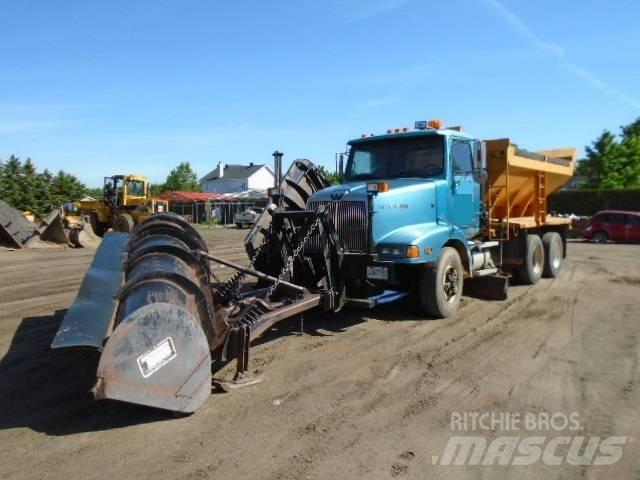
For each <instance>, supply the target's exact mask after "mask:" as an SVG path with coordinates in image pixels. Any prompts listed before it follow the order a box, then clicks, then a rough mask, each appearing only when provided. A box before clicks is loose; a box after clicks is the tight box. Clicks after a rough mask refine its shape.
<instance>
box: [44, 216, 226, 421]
mask: <svg viewBox="0 0 640 480" xmlns="http://www.w3.org/2000/svg"><path fill="white" fill-rule="evenodd" d="M114 235H117V237H114ZM121 236H124V237H126V238H127V242H126V243H125V244H123V245H121V244H120V243H118V242H116V239H121V238H122V237H121ZM115 243H118V245H115ZM196 248H197V249H204V250H203V251H207V250H206V245H205V243H204V241H203V240H202V238H201V237H200V235H199V234H198V233H197V231H196V230H194V229H193V227H192V226H191V225H189V224H188V223H187V222H185V221H184V220H183V219H182V218H181V217H179V216H177V215H173V214H161V215H154V216H152V217H149V218H148V219H146V220H145V221H144V222H142V223H141V224H140V225H138V226H137V227H136V228H135V229H134V231H133V232H132V234H131V236H130V237H129V235H127V234H113V233H110V234H106V235H105V236H104V239H103V241H102V244H101V245H100V247H99V248H98V250H97V252H96V258H95V260H94V264H93V265H92V267H91V269H90V270H89V272H88V273H87V277H86V278H85V280H84V282H83V285H82V288H81V290H80V294H79V295H78V298H77V299H76V302H75V303H74V305H73V306H72V307H71V308H70V309H69V313H68V314H67V317H65V320H64V321H63V323H62V325H61V327H60V330H59V332H58V335H57V336H56V339H55V340H54V343H53V345H52V346H53V347H54V348H59V347H64V346H69V345H74V346H79V345H93V346H96V347H97V348H100V349H102V355H101V356H100V360H99V364H98V370H97V382H96V386H95V387H94V395H95V397H96V399H101V398H109V399H114V400H120V401H125V402H129V403H136V404H140V405H147V406H151V407H157V408H162V409H166V410H172V411H175V412H183V413H191V412H194V411H195V410H196V409H197V408H198V407H199V406H200V405H201V404H202V403H203V402H204V401H205V400H206V398H207V397H208V395H209V394H210V392H211V354H210V349H211V348H212V345H215V342H216V341H217V340H219V339H220V338H221V333H222V331H223V330H224V325H214V323H213V321H212V320H211V319H213V318H214V315H213V302H212V296H211V288H210V285H209V266H208V263H206V262H205V261H204V260H202V259H201V258H200V257H198V256H196V255H195V254H194V253H193V250H194V249H196ZM109 257H110V259H111V263H108V261H106V259H107V258H109ZM103 262H104V263H103ZM109 265H110V266H112V268H114V270H117V271H113V272H111V274H110V275H106V276H105V278H103V282H99V281H98V283H100V284H101V285H102V287H103V288H104V286H105V284H108V285H109V292H106V291H105V290H102V291H100V290H99V287H95V286H94V284H95V283H96V280H97V279H95V278H92V277H94V276H96V274H97V273H98V272H97V270H98V267H99V266H102V269H105V268H107V269H108V268H109ZM114 265H115V266H116V267H117V268H116V267H114ZM118 275H119V276H118ZM85 284H87V285H86V287H87V288H86V289H85ZM114 287H115V290H116V291H117V293H116V294H115V298H113V297H112V296H111V293H112V291H113V289H114ZM105 297H106V298H105ZM99 303H103V304H104V305H102V306H98V304H99ZM94 311H97V313H98V314H97V315H95V314H94ZM81 314H82V315H81ZM71 331H73V332H74V335H73V337H74V338H76V339H84V342H82V341H75V342H73V341H71V339H70V338H69V337H70V335H71ZM98 339H100V342H98V341H97V340H98Z"/></svg>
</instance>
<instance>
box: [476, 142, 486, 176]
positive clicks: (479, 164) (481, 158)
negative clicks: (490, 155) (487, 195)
mask: <svg viewBox="0 0 640 480" xmlns="http://www.w3.org/2000/svg"><path fill="white" fill-rule="evenodd" d="M474 163H475V165H474V166H473V176H474V178H475V179H476V182H478V183H484V182H485V181H486V180H487V177H488V174H487V144H486V143H485V142H482V141H478V142H477V143H476V156H475V158H474Z"/></svg>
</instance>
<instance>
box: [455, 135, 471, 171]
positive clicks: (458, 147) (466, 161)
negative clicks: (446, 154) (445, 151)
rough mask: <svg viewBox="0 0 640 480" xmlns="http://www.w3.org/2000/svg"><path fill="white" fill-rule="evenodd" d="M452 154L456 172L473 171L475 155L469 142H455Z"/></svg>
mask: <svg viewBox="0 0 640 480" xmlns="http://www.w3.org/2000/svg"><path fill="white" fill-rule="evenodd" d="M451 155H452V157H453V171H454V172H461V173H466V172H471V171H473V155H472V153H471V145H469V143H467V142H453V145H452V147H451Z"/></svg>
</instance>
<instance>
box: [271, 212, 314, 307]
mask: <svg viewBox="0 0 640 480" xmlns="http://www.w3.org/2000/svg"><path fill="white" fill-rule="evenodd" d="M318 223H319V220H318V219H317V218H316V220H315V221H314V222H313V223H312V224H311V225H310V226H309V230H307V233H305V235H304V237H303V238H302V241H301V242H300V243H299V244H298V246H297V247H296V248H295V250H294V251H293V253H292V254H291V255H289V256H288V257H287V263H285V265H284V266H283V267H282V270H281V271H280V275H278V279H277V280H276V282H274V284H273V285H271V288H270V289H269V292H268V293H267V296H268V297H269V298H270V297H271V296H272V295H273V293H274V292H275V291H276V288H278V285H279V284H280V282H282V280H283V279H284V277H285V275H286V274H287V273H289V270H290V269H291V266H292V265H293V262H294V261H295V259H296V258H300V253H301V252H302V249H304V246H305V245H306V243H307V242H308V241H309V238H311V235H313V232H314V231H315V229H316V228H317V227H318Z"/></svg>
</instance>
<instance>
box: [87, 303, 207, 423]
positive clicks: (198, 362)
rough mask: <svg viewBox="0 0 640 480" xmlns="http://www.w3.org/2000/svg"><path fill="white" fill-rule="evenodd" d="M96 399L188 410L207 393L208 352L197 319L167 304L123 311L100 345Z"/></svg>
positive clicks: (195, 407) (191, 409)
mask: <svg viewBox="0 0 640 480" xmlns="http://www.w3.org/2000/svg"><path fill="white" fill-rule="evenodd" d="M97 376H98V383H97V384H96V387H95V389H94V394H95V396H96V398H97V399H99V398H110V399H114V400H121V401H125V402H131V403H137V404H141V405H148V406H153V407H157V408H162V409H166V410H171V411H175V412H183V413H192V412H195V411H196V410H197V409H198V407H200V406H201V405H202V404H203V403H204V402H205V400H206V399H207V398H208V397H209V395H210V394H211V355H210V353H209V344H208V342H207V338H206V336H205V335H204V333H203V331H202V328H201V327H200V323H199V321H198V320H196V319H195V318H194V317H193V315H192V314H191V312H189V311H188V310H187V309H185V308H183V307H181V306H179V305H174V304H169V303H152V304H149V305H145V306H143V307H141V308H139V309H137V310H136V311H135V312H133V313H132V314H131V315H129V316H127V317H126V318H125V319H124V320H123V321H122V322H121V323H120V324H119V325H118V328H116V329H115V330H114V332H113V334H112V335H111V337H110V338H109V341H108V342H107V344H106V345H105V347H104V350H103V352H102V356H101V358H100V363H99V365H98V372H97Z"/></svg>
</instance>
